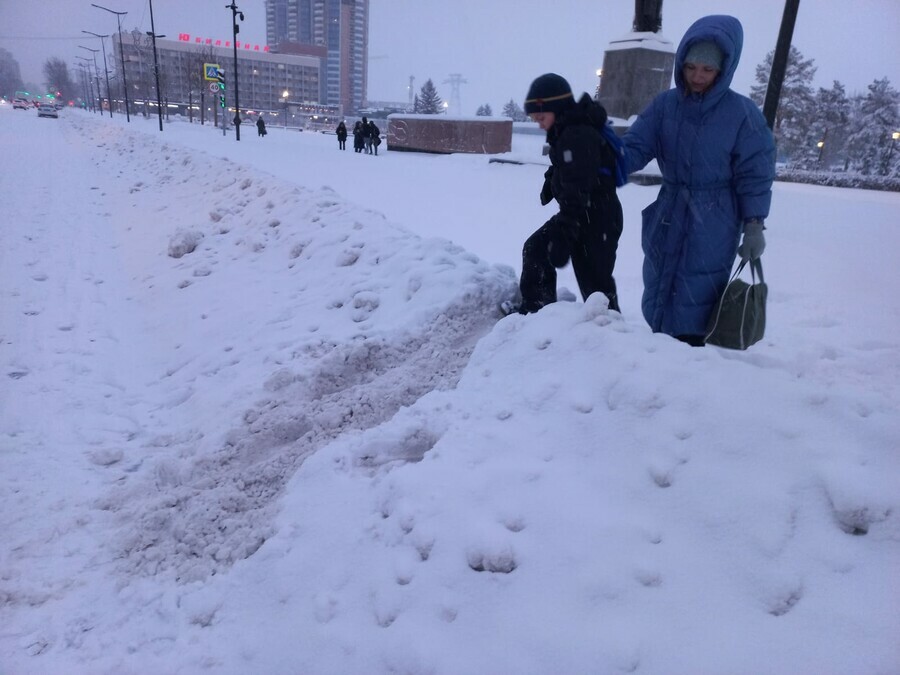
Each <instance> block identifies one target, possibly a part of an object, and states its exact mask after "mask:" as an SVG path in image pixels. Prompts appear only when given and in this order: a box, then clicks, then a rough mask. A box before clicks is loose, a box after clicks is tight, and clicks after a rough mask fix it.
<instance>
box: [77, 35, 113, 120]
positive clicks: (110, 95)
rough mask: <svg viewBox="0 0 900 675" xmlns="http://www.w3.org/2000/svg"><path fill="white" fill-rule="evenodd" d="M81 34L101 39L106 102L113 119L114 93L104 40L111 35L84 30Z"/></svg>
mask: <svg viewBox="0 0 900 675" xmlns="http://www.w3.org/2000/svg"><path fill="white" fill-rule="evenodd" d="M81 32H82V33H87V34H88V35H93V36H94V37H98V38H100V46H101V47H102V48H103V72H104V73H106V100H107V101H109V117H110V119H112V116H113V115H112V108H113V106H112V92H111V91H110V90H109V68H108V67H107V65H106V42H104V39H105V38H108V37H109V35H98V34H97V33H92V32H91V31H89V30H83V31H81Z"/></svg>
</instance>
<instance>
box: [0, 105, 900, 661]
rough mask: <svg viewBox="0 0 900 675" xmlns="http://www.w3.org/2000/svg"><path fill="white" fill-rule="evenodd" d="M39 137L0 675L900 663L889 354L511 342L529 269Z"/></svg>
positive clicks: (155, 160) (6, 493)
mask: <svg viewBox="0 0 900 675" xmlns="http://www.w3.org/2000/svg"><path fill="white" fill-rule="evenodd" d="M25 122H27V120H26V121H23V122H21V124H25ZM25 131H30V130H29V129H28V128H25ZM192 131H193V130H192ZM41 132H42V135H40V136H38V135H35V134H29V135H27V136H23V137H22V140H21V145H18V146H16V147H18V148H20V149H21V151H24V150H25V145H24V144H26V143H32V144H33V143H36V142H37V143H41V144H43V147H39V148H37V151H41V150H46V151H48V152H49V151H50V150H51V149H52V148H55V149H56V152H57V153H58V154H60V155H63V157H62V159H63V160H64V161H61V162H60V166H59V169H58V172H57V173H58V179H57V180H56V181H55V182H48V181H47V177H46V176H45V175H42V174H41V173H39V172H38V171H29V172H27V173H26V174H24V175H21V176H20V180H19V181H18V182H17V184H16V185H15V186H12V185H11V184H10V183H9V182H8V181H4V182H3V183H2V184H0V189H2V194H0V196H2V198H3V200H4V203H6V204H8V205H10V207H11V210H12V214H11V215H12V216H14V217H13V218H11V219H10V221H9V227H5V228H4V230H3V231H4V242H3V243H4V246H3V247H2V253H0V255H2V256H3V257H2V259H0V262H2V267H0V281H2V282H3V288H4V289H5V302H4V303H3V307H2V310H0V311H2V314H0V317H2V319H3V335H2V337H3V339H2V350H3V351H2V352H0V361H2V364H3V366H4V368H5V371H4V375H5V376H6V377H5V379H4V386H3V389H2V394H0V395H2V401H0V403H2V419H0V434H2V435H0V444H2V445H0V453H2V454H0V461H2V477H3V478H2V483H0V489H2V493H0V513H2V514H3V515H2V523H0V526H2V528H3V531H4V533H9V535H8V536H7V541H6V544H5V545H4V547H3V548H2V549H0V625H2V626H3V628H2V629H0V666H2V668H0V670H2V671H3V672H10V673H16V674H18V673H30V672H42V673H73V672H75V673H146V672H167V673H196V672H216V673H247V672H265V673H301V672H302V673H335V674H336V673H389V672H403V673H435V674H443V673H447V674H450V673H454V674H455V673H482V672H496V673H535V674H538V673H549V672H565V673H586V672H646V673H689V672H729V673H754V672H760V671H763V670H764V671H766V672H772V673H797V672H829V673H859V672H862V673H888V672H890V671H891V669H892V667H893V666H894V665H895V664H896V663H897V662H898V656H900V654H898V648H897V647H896V644H895V641H894V639H893V636H894V635H896V634H897V632H898V629H900V619H898V617H897V613H896V611H895V608H896V606H897V600H898V591H897V587H896V585H895V584H894V585H892V582H891V579H892V574H895V572H896V563H897V560H898V555H900V525H898V519H897V513H898V505H900V504H898V502H900V491H898V489H897V487H898V485H897V481H898V479H897V476H898V475H900V472H898V469H900V459H898V455H897V447H898V438H900V434H898V423H897V421H896V418H897V415H896V403H897V400H898V399H897V386H896V383H895V382H894V383H892V382H891V380H890V379H889V378H890V373H891V372H894V373H896V371H897V366H898V346H897V342H896V341H885V339H884V338H882V337H881V336H874V337H872V338H871V339H869V340H862V341H860V342H858V343H857V344H854V345H850V346H830V345H829V344H827V342H826V344H824V346H822V347H821V348H820V347H819V346H818V345H817V344H815V343H812V342H809V340H810V338H809V337H805V336H804V333H803V332H801V331H797V332H795V333H792V334H791V336H790V337H791V338H793V339H795V341H796V342H798V343H799V342H802V341H803V340H807V342H806V343H805V346H799V347H794V348H795V349H796V350H797V351H796V352H789V351H786V349H785V348H781V349H779V348H778V346H777V345H771V344H769V345H761V346H760V349H757V350H754V351H752V352H749V353H746V354H734V353H728V352H723V351H721V350H716V349H705V350H692V349H689V348H687V347H685V346H684V345H681V344H679V343H677V342H675V341H672V340H670V339H667V338H665V337H664V336H658V335H652V334H650V333H649V332H648V331H647V329H646V327H645V326H644V325H643V324H642V322H641V321H640V320H639V318H637V317H631V316H628V315H627V314H626V316H625V317H624V318H623V317H622V316H621V315H618V314H617V313H610V312H609V311H608V310H607V309H606V307H605V304H604V303H603V301H602V300H601V299H598V298H592V299H591V300H590V301H589V302H588V303H586V304H582V303H559V304H557V305H555V306H552V307H548V308H546V309H545V310H544V311H542V312H541V313H540V314H538V315H535V316H529V317H519V316H511V317H507V318H505V319H503V320H500V321H497V317H496V303H497V300H498V298H502V297H505V296H506V295H508V294H510V293H512V292H513V289H514V285H515V277H514V274H513V272H512V270H510V269H508V268H503V267H495V266H491V265H489V264H487V263H485V262H482V261H480V260H479V259H477V258H476V257H475V256H474V255H472V254H470V253H467V252H466V251H464V250H462V249H460V248H458V247H456V246H454V245H452V244H450V243H448V242H446V241H442V240H436V239H421V238H418V237H416V236H413V235H411V234H409V233H408V232H405V231H403V230H402V229H400V228H398V227H396V226H395V225H393V224H391V223H389V222H387V221H385V219H384V218H383V217H381V216H380V215H378V214H377V213H373V212H369V211H365V210H364V209H362V208H359V207H357V206H355V205H353V204H352V203H350V202H348V201H346V200H345V199H344V197H343V196H342V195H340V194H337V193H335V192H334V191H333V190H330V189H328V188H317V189H310V188H308V187H304V186H301V185H297V184H292V183H291V182H288V181H284V180H280V179H277V178H275V177H274V176H272V175H264V174H261V173H260V171H259V170H258V169H252V170H251V169H248V168H247V167H245V166H244V165H242V164H239V163H234V162H230V161H228V160H224V161H223V160H222V159H219V158H213V157H212V156H210V155H206V154H204V153H202V152H199V151H190V152H185V149H184V147H183V146H180V145H178V144H177V143H170V142H167V141H166V140H161V139H159V138H158V137H152V136H147V135H144V134H142V133H141V132H140V131H139V130H133V129H122V128H120V127H119V126H111V125H98V124H97V123H96V121H95V120H94V119H93V118H89V117H86V116H83V115H77V114H75V115H69V116H67V117H66V118H64V119H61V120H60V124H59V125H58V126H57V127H50V128H46V131H45V128H44V127H41ZM0 133H3V134H4V135H3V140H4V142H5V143H16V142H17V141H16V137H14V135H12V134H10V133H8V132H5V131H0ZM16 133H21V129H20V130H19V131H17V132H16ZM273 136H274V135H273ZM175 137H176V138H178V136H177V135H175ZM27 149H28V151H29V152H31V151H34V150H35V148H34V147H33V146H28V148H27ZM443 170H446V166H445V167H444V169H443ZM51 187H52V189H54V190H55V191H56V193H57V199H55V200H52V201H51V200H47V199H44V198H43V196H44V195H46V194H48V192H47V191H48V190H49V189H51ZM445 217H446V218H448V220H452V218H453V215H452V214H447V215H446V216H445ZM832 227H834V226H832ZM447 229H448V230H450V229H451V228H450V227H447ZM826 236H835V235H826ZM839 236H840V235H836V238H837V237H839ZM895 236H896V235H895ZM894 241H895V242H896V241H897V239H896V238H895V239H894ZM791 302H792V299H791V298H790V297H788V296H782V297H779V296H777V295H776V298H775V304H776V310H777V306H778V303H783V304H789V303H791ZM888 311H893V310H888ZM811 316H813V315H811ZM816 316H817V315H816ZM816 339H820V340H821V339H826V340H827V338H822V337H821V335H818V334H817V338H816ZM810 355H813V356H810ZM863 369H866V370H867V371H868V372H869V373H871V375H870V376H869V380H870V381H865V380H863V378H861V377H860V372H861V371H862V370H863ZM879 371H880V372H882V373H884V376H883V378H882V379H877V377H876V376H877V373H878V372H879ZM872 380H874V381H872ZM870 385H871V386H870Z"/></svg>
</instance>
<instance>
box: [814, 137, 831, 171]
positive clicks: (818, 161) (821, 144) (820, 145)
mask: <svg viewBox="0 0 900 675" xmlns="http://www.w3.org/2000/svg"><path fill="white" fill-rule="evenodd" d="M827 140H828V127H825V133H824V134H822V140H821V141H819V142H818V143H816V147H817V148H819V156H818V157H816V169H818V168H819V164H821V162H822V151H823V150H824V149H825V141H827Z"/></svg>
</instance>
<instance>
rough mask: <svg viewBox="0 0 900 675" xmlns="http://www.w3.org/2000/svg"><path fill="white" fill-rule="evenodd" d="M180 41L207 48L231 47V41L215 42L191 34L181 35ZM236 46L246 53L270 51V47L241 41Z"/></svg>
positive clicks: (211, 39) (179, 35)
mask: <svg viewBox="0 0 900 675" xmlns="http://www.w3.org/2000/svg"><path fill="white" fill-rule="evenodd" d="M178 41H179V42H193V43H194V44H197V45H203V46H205V47H206V46H208V47H231V40H214V39H213V38H204V37H199V36H197V35H193V36H192V35H191V34H190V33H179V34H178ZM234 44H235V47H237V48H238V49H243V50H246V51H253V52H268V51H269V46H268V45H262V46H260V45H255V44H252V43H250V42H240V41H237V42H235V43H234Z"/></svg>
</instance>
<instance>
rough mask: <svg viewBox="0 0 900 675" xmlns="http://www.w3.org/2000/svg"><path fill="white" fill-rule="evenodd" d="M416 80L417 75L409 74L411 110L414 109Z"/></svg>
mask: <svg viewBox="0 0 900 675" xmlns="http://www.w3.org/2000/svg"><path fill="white" fill-rule="evenodd" d="M415 81H416V76H415V75H410V76H409V112H412V111H413V82H415Z"/></svg>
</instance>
